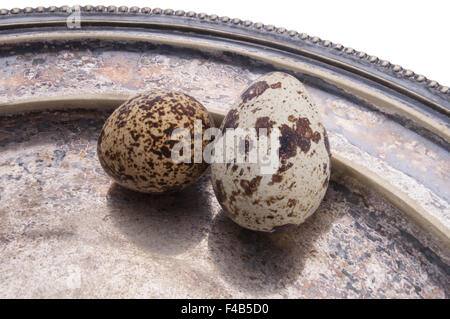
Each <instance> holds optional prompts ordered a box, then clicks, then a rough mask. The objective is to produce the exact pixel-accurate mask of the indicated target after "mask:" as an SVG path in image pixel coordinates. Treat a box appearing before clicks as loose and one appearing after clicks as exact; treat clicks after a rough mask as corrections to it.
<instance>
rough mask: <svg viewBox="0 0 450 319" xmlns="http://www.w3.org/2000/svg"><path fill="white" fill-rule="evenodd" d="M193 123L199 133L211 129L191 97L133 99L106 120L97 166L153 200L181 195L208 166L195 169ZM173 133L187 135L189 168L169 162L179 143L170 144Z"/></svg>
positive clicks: (157, 94) (158, 93)
mask: <svg viewBox="0 0 450 319" xmlns="http://www.w3.org/2000/svg"><path fill="white" fill-rule="evenodd" d="M195 120H200V121H201V129H202V131H204V130H206V129H207V128H210V127H213V126H214V124H213V123H214V122H213V120H212V118H211V116H210V115H209V113H208V111H207V110H206V108H205V107H204V106H203V105H202V104H200V102H198V101H197V100H195V99H194V98H192V97H190V96H189V95H186V94H183V93H180V92H175V91H162V90H154V91H149V92H145V93H142V94H139V95H136V96H134V97H132V98H130V99H129V100H128V101H126V102H125V103H123V104H122V105H121V106H120V107H118V108H117V109H116V110H115V111H114V112H113V113H112V114H111V116H110V117H109V118H108V119H107V120H106V122H105V124H104V126H103V129H102V131H101V133H100V136H99V139H98V145H97V154H98V158H99V161H100V164H101V165H102V167H103V169H104V170H105V172H106V173H107V174H108V175H109V176H111V177H112V178H113V179H114V180H115V181H116V182H117V183H119V184H120V185H122V186H124V187H126V188H129V189H131V190H135V191H138V192H144V193H155V194H157V193H164V192H173V191H178V190H181V189H183V188H184V187H186V186H188V185H189V184H191V183H192V182H194V181H195V180H197V179H198V178H199V177H200V176H201V175H202V173H203V172H204V171H205V169H206V168H207V165H208V164H206V163H204V162H203V161H202V163H194V144H193V136H194V121H195ZM198 123H199V122H198ZM177 128H181V129H187V130H189V131H190V134H191V136H192V139H191V141H192V145H190V146H192V147H191V150H192V152H191V155H192V156H191V163H184V162H181V163H176V162H174V161H173V160H172V156H171V154H172V149H173V148H174V146H175V145H176V144H177V143H178V142H179V141H180V140H181V139H182V137H180V138H179V139H178V140H172V139H171V138H172V132H173V130H175V129H177ZM207 143H208V141H205V142H203V145H202V147H205V146H206V144H207ZM181 155H182V154H181ZM185 156H186V154H185Z"/></svg>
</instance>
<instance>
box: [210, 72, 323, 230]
mask: <svg viewBox="0 0 450 319" xmlns="http://www.w3.org/2000/svg"><path fill="white" fill-rule="evenodd" d="M227 128H257V129H259V128H266V129H267V130H268V131H269V133H270V131H271V130H274V129H275V128H278V129H279V131H278V132H279V133H280V134H279V135H278V136H277V137H276V138H275V141H277V140H278V141H279V149H278V152H274V154H275V156H278V161H275V163H277V164H276V165H274V170H275V171H272V172H271V173H270V174H267V173H262V172H261V164H260V162H257V163H245V162H244V163H242V161H241V162H240V163H239V162H236V160H235V159H234V160H231V161H228V162H227V163H212V164H211V178H212V184H213V188H214V191H215V193H216V196H217V199H218V201H219V203H220V204H221V206H222V208H223V210H224V211H225V212H226V213H227V214H228V215H229V217H230V218H231V219H232V220H233V221H235V222H236V223H238V224H239V225H241V226H243V227H245V228H248V229H252V230H258V231H273V230H275V229H277V228H279V227H281V226H285V225H291V224H294V225H298V224H300V223H302V222H303V221H304V220H305V219H306V218H307V217H308V216H310V215H311V214H312V213H314V211H315V210H316V209H317V208H318V206H319V204H320V203H321V201H322V199H323V197H324V195H325V192H326V190H327V187H328V181H329V178H330V150H329V144H328V138H327V132H326V130H325V127H324V125H323V124H322V121H321V117H320V114H319V112H318V109H317V107H316V106H315V104H314V103H313V100H312V99H311V98H310V96H309V95H308V92H307V91H306V89H305V87H304V86H303V85H302V83H300V81H298V80H297V79H296V78H295V77H293V76H291V75H288V74H285V73H281V72H273V73H269V74H266V75H264V76H262V77H260V78H259V79H257V80H256V81H255V82H254V83H252V84H251V85H250V86H249V87H248V88H247V89H246V90H245V91H244V92H243V93H242V94H241V96H240V97H239V98H238V100H237V101H236V103H235V105H234V106H233V107H232V108H231V110H230V111H229V113H228V114H227V116H226V117H225V119H224V121H223V122H222V125H221V130H222V131H224V130H226V129H227ZM259 139H260V137H258V140H259ZM258 143H259V141H258ZM237 144H238V143H236V145H237ZM249 144H250V143H249ZM246 147H247V146H246ZM275 149H277V148H275ZM241 151H242V150H241ZM247 151H248V150H247ZM235 152H239V149H238V147H237V146H236V149H235ZM274 158H275V157H274Z"/></svg>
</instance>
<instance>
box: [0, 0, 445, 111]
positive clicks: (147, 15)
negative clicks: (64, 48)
mask: <svg viewBox="0 0 450 319" xmlns="http://www.w3.org/2000/svg"><path fill="white" fill-rule="evenodd" d="M73 8H79V10H80V15H81V16H80V17H82V19H81V23H89V24H98V25H107V24H113V25H114V24H116V25H117V24H118V25H119V26H125V25H127V24H128V25H130V24H131V25H141V26H147V27H148V26H150V27H151V26H153V27H155V26H156V27H170V28H175V29H179V30H183V29H184V30H189V29H190V30H192V31H194V32H195V31H198V32H205V33H208V34H211V35H215V36H228V37H235V38H236V37H238V38H241V39H242V40H244V41H247V42H259V43H264V44H265V45H269V46H275V47H276V46H281V47H282V48H284V49H285V50H291V49H293V50H296V51H298V52H300V53H302V54H304V55H305V54H306V55H307V56H308V55H309V56H311V57H313V58H316V59H321V60H323V61H327V62H328V63H332V64H335V65H337V66H338V67H340V68H344V69H349V70H352V71H354V72H355V71H356V72H358V73H359V74H360V75H363V76H368V77H369V78H371V79H372V80H375V81H377V82H380V83H381V84H383V85H385V86H389V87H391V88H393V89H395V90H397V91H399V92H401V93H403V94H407V95H409V96H413V97H414V98H416V99H419V100H421V101H422V102H423V103H425V104H427V105H428V106H431V107H432V108H434V109H435V110H438V111H439V112H441V113H444V114H446V115H447V116H449V115H450V88H449V87H448V86H444V85H441V84H439V83H438V82H437V81H434V80H430V79H428V78H427V77H425V76H424V75H420V74H416V73H415V72H413V71H411V70H408V69H404V68H403V67H401V66H400V65H398V64H392V63H390V62H389V61H387V60H380V59H379V58H378V57H377V56H374V55H369V54H367V53H365V52H363V51H358V50H355V49H353V48H351V47H345V46H343V45H341V44H339V43H333V42H331V41H329V40H322V39H321V38H319V37H317V36H309V35H308V34H306V33H299V32H297V31H295V30H287V29H286V28H283V27H275V26H273V25H270V24H269V25H265V24H263V23H261V22H256V23H253V22H252V21H250V20H241V19H239V18H233V19H231V18H229V17H227V16H222V17H220V16H218V15H216V14H210V15H209V14H206V13H196V12H194V11H188V12H185V11H183V10H172V9H165V10H163V9H161V8H154V9H151V8H149V7H142V8H139V7H136V6H133V7H130V8H129V7H127V6H119V7H117V6H103V5H97V6H92V5H86V6H73V7H72V6H66V5H65V6H61V7H56V6H50V7H47V8H46V7H43V6H39V7H37V8H31V7H26V8H24V9H20V8H13V9H11V10H8V9H0V31H1V30H3V29H10V28H15V29H19V28H20V27H22V28H23V27H34V28H35V27H36V26H38V27H39V26H45V25H57V26H61V25H66V19H67V17H68V16H67V15H68V14H69V13H71V12H72V10H73ZM117 19H119V20H117ZM36 24H38V25H36ZM379 75H382V76H381V77H380V76H379ZM410 85H414V86H415V88H416V90H411V89H408V86H410ZM444 103H445V104H447V103H448V106H446V105H444Z"/></svg>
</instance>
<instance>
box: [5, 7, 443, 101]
mask: <svg viewBox="0 0 450 319" xmlns="http://www.w3.org/2000/svg"><path fill="white" fill-rule="evenodd" d="M70 8H72V7H69V6H61V7H56V6H50V7H42V6H40V7H37V8H31V7H26V8H24V9H19V8H13V9H11V10H7V9H0V17H2V16H17V15H21V14H22V15H25V14H32V13H58V12H60V13H67V12H69V10H70ZM80 12H82V13H83V12H84V13H109V14H120V15H123V14H129V15H131V14H134V15H136V14H141V15H166V16H178V17H185V18H192V19H197V20H200V21H210V22H216V23H221V24H226V25H233V26H236V27H241V28H252V29H253V30H254V31H258V32H261V33H269V34H277V35H280V36H284V37H286V38H291V39H297V40H299V41H303V42H308V43H309V44H310V45H311V44H312V45H315V46H317V47H320V48H322V49H329V50H330V53H332V51H333V50H335V51H340V52H343V53H345V54H346V55H348V56H352V57H356V58H357V61H358V60H359V62H360V63H364V62H369V63H370V64H372V65H376V66H377V67H379V70H381V71H382V72H384V73H385V74H387V75H392V74H394V75H395V76H396V77H397V78H401V79H404V80H408V81H411V82H415V83H416V84H418V85H420V86H422V87H423V88H425V89H428V90H429V91H431V92H432V93H434V94H438V95H439V94H443V95H446V96H450V88H449V87H448V86H443V85H440V84H439V83H438V82H437V81H434V80H430V79H427V78H426V77H425V76H423V75H420V74H416V73H414V72H413V71H411V70H408V69H404V68H403V67H401V66H400V65H395V64H392V63H390V62H389V61H386V60H380V59H379V58H378V57H376V56H373V55H369V54H366V53H365V52H362V51H357V50H355V49H353V48H350V47H344V46H343V45H341V44H338V43H333V42H331V41H329V40H322V39H320V38H319V37H317V36H309V35H308V34H306V33H299V32H297V31H294V30H287V29H285V28H283V27H275V26H273V25H265V24H263V23H261V22H256V23H255V22H252V21H249V20H241V19H238V18H233V19H232V18H229V17H227V16H222V17H220V16H218V15H216V14H210V15H208V14H206V13H196V12H193V11H188V12H185V11H183V10H172V9H165V10H164V9H161V8H154V9H151V8H149V7H142V8H139V7H136V6H133V7H127V6H103V5H97V6H92V5H86V6H80Z"/></svg>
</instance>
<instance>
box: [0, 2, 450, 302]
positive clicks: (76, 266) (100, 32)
mask: <svg viewBox="0 0 450 319" xmlns="http://www.w3.org/2000/svg"><path fill="white" fill-rule="evenodd" d="M73 12H75V11H74V10H73V9H72V8H69V7H60V8H57V7H49V8H43V7H39V8H35V9H33V8H25V9H23V10H22V9H13V10H0V43H1V44H0V66H1V68H0V258H1V262H0V287H1V288H0V297H175V298H184V297H188V298H189V297H195V298H197V297H233V298H235V297H243V298H247V297H276V298H298V297H336V298H343V297H344V298H345V297H367V298H369V297H370V298H371V297H376V298H384V297H413V298H420V297H424V298H448V297H449V293H450V280H449V279H450V267H449V261H450V250H449V248H450V205H449V198H450V189H449V187H448V180H449V172H450V169H449V168H450V167H449V166H450V160H449V159H450V155H449V140H450V130H449V106H450V90H449V88H448V87H445V86H442V85H439V84H438V83H437V82H435V81H432V80H428V79H426V78H425V77H424V76H422V75H417V74H414V73H413V72H412V71H410V70H404V69H403V68H401V67H400V66H398V65H391V64H390V63H389V62H387V61H382V60H379V59H378V58H377V57H375V56H370V55H367V54H365V53H363V52H360V51H356V50H354V49H351V48H345V47H343V46H342V45H340V44H335V43H332V42H330V41H324V40H321V39H319V38H318V37H310V36H308V35H306V34H303V33H297V32H295V31H288V30H285V29H284V28H276V27H274V26H271V25H264V24H262V23H252V22H250V21H242V20H239V19H230V18H228V17H219V16H217V15H207V14H203V13H200V14H197V13H193V12H184V11H173V10H161V9H149V8H136V7H132V8H127V7H114V6H110V7H104V6H96V7H93V6H85V7H82V8H81V12H80V16H81V28H73V29H69V28H68V27H67V24H66V23H67V17H68V16H69V14H73ZM273 70H282V71H285V72H288V73H291V74H293V75H294V76H296V77H297V78H299V79H300V80H301V81H302V82H303V83H304V84H305V86H306V87H307V89H308V90H309V92H310V93H311V95H312V97H313V99H314V100H315V102H316V104H317V105H318V107H319V108H320V111H321V112H322V116H323V119H324V122H325V125H326V127H327V130H328V132H329V137H330V144H331V150H332V156H333V157H332V181H331V183H330V187H329V189H328V192H327V194H326V197H325V199H324V201H323V203H322V204H321V206H320V208H319V210H318V211H317V212H316V213H315V214H314V215H313V216H312V217H311V218H309V219H308V220H307V221H306V222H305V223H304V224H302V225H301V226H299V227H298V228H295V229H290V230H286V231H284V232H276V233H270V234H266V233H256V232H251V231H247V230H245V229H242V228H240V227H238V226H237V225H235V224H234V223H233V222H231V221H230V220H228V219H227V218H226V217H225V216H224V214H223V213H222V212H221V209H220V206H219V204H218V203H217V201H216V198H215V196H214V193H213V191H212V188H211V185H210V181H209V175H208V174H206V175H205V176H204V177H203V178H202V180H201V181H199V182H198V183H196V184H195V185H193V186H191V187H190V188H188V189H186V190H185V191H182V192H180V193H177V194H171V195H166V196H160V197H152V196H148V195H143V194H137V193H133V192H131V191H128V190H125V189H123V188H121V187H119V186H117V185H115V184H113V183H112V182H111V180H110V179H109V178H108V177H107V176H106V175H105V173H104V172H103V170H102V169H101V167H100V165H99V163H98V160H97V158H96V141H97V137H98V134H99V131H100V129H101V127H102V124H103V122H104V120H105V119H106V117H107V116H108V115H109V114H110V112H111V111H112V110H113V109H114V108H115V107H117V106H118V105H119V104H120V103H121V102H122V101H124V100H125V99H126V98H127V97H128V96H129V95H131V94H134V93H136V92H141V91H144V90H146V89H150V88H170V89H176V90H180V91H183V92H186V93H188V94H190V95H192V96H194V97H195V98H197V99H198V100H199V101H201V102H202V103H203V104H204V105H205V106H206V107H207V108H208V109H209V110H210V111H211V113H212V114H213V115H214V118H215V120H216V122H217V124H219V123H220V121H221V120H222V118H223V116H224V114H226V111H227V109H228V108H229V106H230V105H231V103H232V102H233V100H234V99H235V98H236V97H237V96H238V94H239V93H240V92H241V91H242V90H243V89H244V88H245V87H246V85H248V84H249V83H250V82H251V81H253V80H254V79H256V78H257V77H258V76H259V75H261V74H264V73H266V72H269V71H273Z"/></svg>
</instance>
